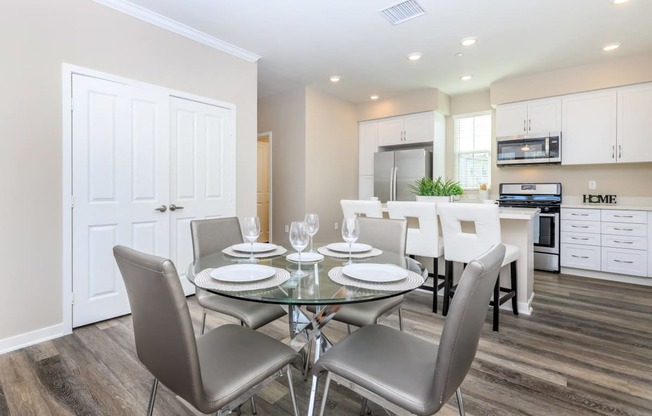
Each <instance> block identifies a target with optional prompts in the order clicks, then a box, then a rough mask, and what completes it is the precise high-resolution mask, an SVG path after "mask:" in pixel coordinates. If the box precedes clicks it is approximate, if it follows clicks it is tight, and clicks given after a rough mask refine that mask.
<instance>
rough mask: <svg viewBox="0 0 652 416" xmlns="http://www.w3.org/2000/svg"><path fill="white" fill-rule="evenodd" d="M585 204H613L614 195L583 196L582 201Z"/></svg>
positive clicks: (614, 201) (614, 200)
mask: <svg viewBox="0 0 652 416" xmlns="http://www.w3.org/2000/svg"><path fill="white" fill-rule="evenodd" d="M582 202H583V203H585V204H615V203H616V195H587V194H584V199H583V201H582Z"/></svg>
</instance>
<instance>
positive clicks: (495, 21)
mask: <svg viewBox="0 0 652 416" xmlns="http://www.w3.org/2000/svg"><path fill="white" fill-rule="evenodd" d="M131 2H132V3H134V4H137V5H139V6H142V7H145V8H147V9H149V10H151V11H154V12H156V13H159V14H161V15H163V16H166V17H169V18H171V19H173V20H176V21H178V22H180V23H183V24H185V25H188V26H190V27H193V28H195V29H197V30H199V31H202V32H204V33H206V34H208V35H210V36H213V37H216V38H219V39H221V40H223V41H226V42H229V43H231V44H233V45H236V46H238V47H240V48H243V49H245V50H247V51H250V52H253V53H255V54H257V55H260V56H261V57H262V58H261V59H260V61H259V63H258V65H259V66H258V79H259V87H258V92H259V96H261V97H264V96H267V95H270V94H274V93H277V92H280V91H283V90H286V89H289V88H292V87H295V86H297V85H300V84H305V85H310V86H313V87H315V88H319V89H321V90H323V91H326V92H328V93H330V94H333V95H335V96H339V97H341V98H343V99H346V100H348V101H351V102H353V103H360V102H367V101H369V96H370V95H371V94H378V95H380V96H381V98H388V97H391V96H395V95H399V94H404V93H407V92H410V91H414V90H419V89H423V88H439V89H440V90H441V91H443V92H444V93H446V94H449V95H458V94H463V93H466V92H470V91H475V90H480V89H486V88H488V87H489V85H490V84H491V83H492V82H494V81H496V80H499V79H502V78H508V77H513V76H519V75H525V74H532V73H537V72H542V71H548V70H553V69H559V68H565V67H571V66H576V65H581V64H587V63H593V62H600V61H606V60H610V59H616V58H622V57H624V56H627V55H637V54H641V53H649V52H651V51H652V0H631V1H630V2H628V3H625V4H621V5H613V4H611V3H610V1H609V0H420V1H419V3H420V4H421V6H422V7H423V8H424V9H425V11H426V12H427V14H426V15H424V16H420V17H417V18H415V19H412V20H410V21H407V22H405V23H402V24H399V25H397V26H392V25H391V24H390V23H389V22H387V21H386V20H385V19H384V17H383V16H382V15H381V14H380V13H379V12H378V10H380V9H382V8H385V7H388V6H391V5H393V4H396V3H397V0H328V1H326V0H321V1H317V0H184V1H179V0H131ZM468 36H474V37H477V38H478V42H477V44H476V45H475V46H472V47H462V46H461V45H460V43H459V41H460V39H462V38H464V37H468ZM611 42H620V43H621V47H620V48H619V49H617V50H615V51H613V52H610V53H607V52H603V51H602V46H603V45H605V44H607V43H611ZM411 52H421V53H423V58H422V59H421V60H420V61H417V62H410V61H408V60H407V55H408V54H409V53H411ZM458 52H462V53H463V54H464V55H463V56H462V57H456V56H455V54H456V53H458ZM334 74H337V75H340V76H341V77H342V79H341V81H340V82H339V83H338V84H332V83H331V82H330V81H329V76H330V75H334ZM466 74H471V75H473V79H472V80H470V81H461V80H460V76H462V75H466Z"/></svg>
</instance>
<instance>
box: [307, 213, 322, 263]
mask: <svg viewBox="0 0 652 416" xmlns="http://www.w3.org/2000/svg"><path fill="white" fill-rule="evenodd" d="M304 221H305V222H306V225H307V226H308V235H309V236H310V251H309V252H310V253H314V252H315V251H314V250H313V249H312V237H313V236H314V235H315V234H317V231H319V215H317V214H306V218H305V219H304Z"/></svg>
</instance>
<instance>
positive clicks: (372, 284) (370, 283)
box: [328, 263, 423, 291]
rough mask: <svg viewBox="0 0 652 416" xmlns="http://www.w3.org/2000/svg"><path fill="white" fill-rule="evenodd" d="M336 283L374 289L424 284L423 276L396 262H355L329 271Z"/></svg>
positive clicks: (402, 287) (389, 289) (413, 286)
mask: <svg viewBox="0 0 652 416" xmlns="http://www.w3.org/2000/svg"><path fill="white" fill-rule="evenodd" d="M328 277H329V278H330V279H331V280H332V281H334V282H335V283H338V284H341V285H345V286H353V287H359V288H363V289H373V290H387V291H399V290H412V289H415V288H417V287H419V286H421V285H422V284H423V277H421V276H420V275H419V274H418V273H415V272H412V271H409V270H407V269H405V268H403V267H400V266H397V265H395V264H384V263H353V264H347V265H345V266H343V267H335V268H333V269H331V270H330V271H329V272H328Z"/></svg>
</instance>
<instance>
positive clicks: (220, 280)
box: [195, 263, 290, 292]
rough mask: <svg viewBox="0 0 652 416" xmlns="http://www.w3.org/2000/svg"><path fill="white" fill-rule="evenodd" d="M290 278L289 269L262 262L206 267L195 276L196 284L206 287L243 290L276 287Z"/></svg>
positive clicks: (233, 290)
mask: <svg viewBox="0 0 652 416" xmlns="http://www.w3.org/2000/svg"><path fill="white" fill-rule="evenodd" d="M289 278H290V273H289V272H288V271H287V270H283V269H280V268H277V267H270V266H265V265H262V264H254V263H239V264H231V265H228V266H223V267H218V268H208V269H204V270H202V271H201V272H199V274H197V276H196V277H195V284H196V285H197V286H199V287H201V288H204V289H215V290H223V291H230V292H241V291H250V290H261V289H267V288H272V287H276V286H278V285H280V284H282V283H284V282H285V281H287V280H288V279H289Z"/></svg>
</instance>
